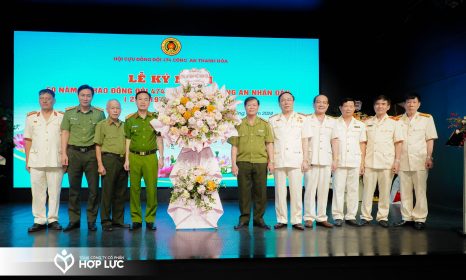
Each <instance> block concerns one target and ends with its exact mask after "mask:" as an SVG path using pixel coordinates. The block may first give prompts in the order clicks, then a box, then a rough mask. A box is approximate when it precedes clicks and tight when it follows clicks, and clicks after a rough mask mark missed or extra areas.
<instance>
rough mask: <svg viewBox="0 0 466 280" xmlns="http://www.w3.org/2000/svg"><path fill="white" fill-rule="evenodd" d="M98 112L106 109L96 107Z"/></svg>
mask: <svg viewBox="0 0 466 280" xmlns="http://www.w3.org/2000/svg"><path fill="white" fill-rule="evenodd" d="M94 108H95V109H96V110H99V111H102V112H103V111H104V109H102V108H100V107H94Z"/></svg>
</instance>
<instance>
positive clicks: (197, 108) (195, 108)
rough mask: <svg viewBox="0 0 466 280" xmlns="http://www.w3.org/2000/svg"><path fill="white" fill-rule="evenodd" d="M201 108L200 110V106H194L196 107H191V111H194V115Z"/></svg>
mask: <svg viewBox="0 0 466 280" xmlns="http://www.w3.org/2000/svg"><path fill="white" fill-rule="evenodd" d="M199 110H200V109H199V107H196V106H194V107H193V108H192V109H191V112H192V113H193V115H194V113H196V112H197V111H199Z"/></svg>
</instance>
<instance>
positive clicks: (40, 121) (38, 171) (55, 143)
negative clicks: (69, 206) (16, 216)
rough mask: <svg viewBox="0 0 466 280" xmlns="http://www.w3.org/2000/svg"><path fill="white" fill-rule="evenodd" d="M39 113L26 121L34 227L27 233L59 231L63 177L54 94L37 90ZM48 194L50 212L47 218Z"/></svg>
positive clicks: (58, 122)
mask: <svg viewBox="0 0 466 280" xmlns="http://www.w3.org/2000/svg"><path fill="white" fill-rule="evenodd" d="M39 104H40V108H41V109H40V111H37V112H36V111H34V112H30V113H28V115H27V118H26V126H25V128H24V140H25V142H26V169H27V170H28V171H29V173H30V175H31V192H32V214H33V215H34V224H33V225H32V227H30V228H28V232H36V231H40V230H43V229H45V228H49V229H53V230H61V229H62V226H61V225H60V224H59V223H58V207H59V205H60V190H61V182H62V178H63V168H62V164H61V140H60V139H61V138H60V133H61V131H60V124H61V122H62V119H63V113H62V112H58V111H55V110H54V109H53V105H54V104H55V93H54V92H53V91H52V90H50V89H43V90H41V91H39ZM47 193H48V196H49V200H48V203H49V212H48V215H46V203H47Z"/></svg>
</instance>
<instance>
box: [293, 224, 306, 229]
mask: <svg viewBox="0 0 466 280" xmlns="http://www.w3.org/2000/svg"><path fill="white" fill-rule="evenodd" d="M293 229H297V230H304V226H303V224H294V225H293Z"/></svg>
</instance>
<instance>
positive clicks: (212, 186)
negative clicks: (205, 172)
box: [207, 181, 217, 191]
mask: <svg viewBox="0 0 466 280" xmlns="http://www.w3.org/2000/svg"><path fill="white" fill-rule="evenodd" d="M216 188H217V184H215V182H214V181H209V182H207V189H208V190H209V191H214V190H215V189H216Z"/></svg>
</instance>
